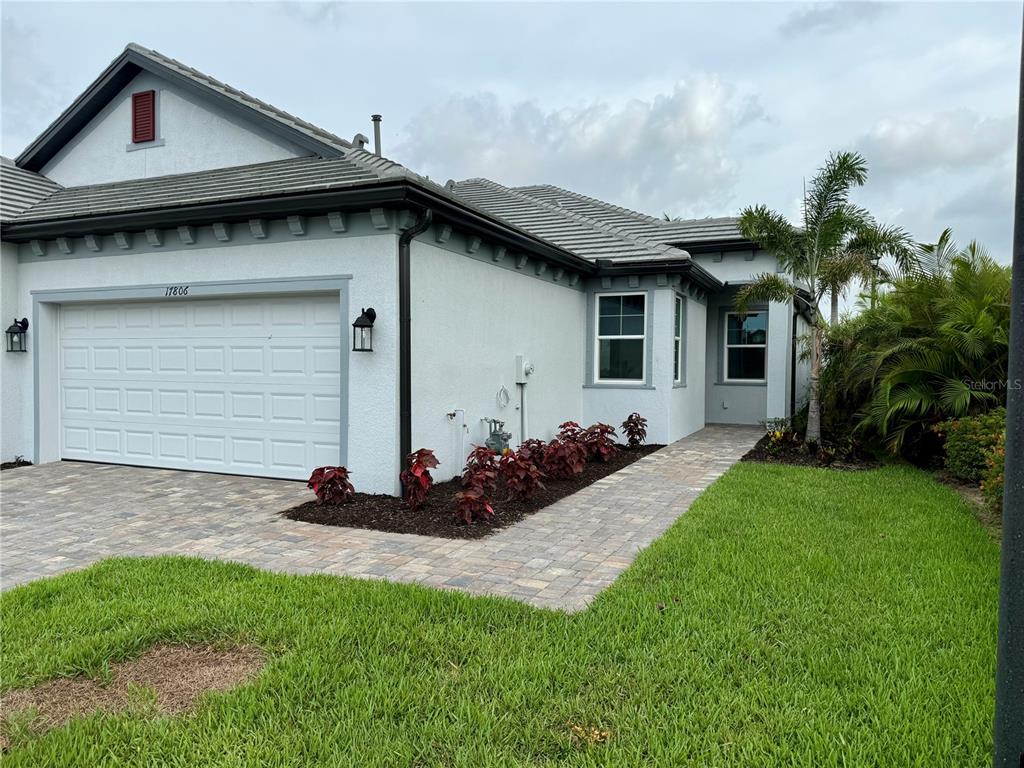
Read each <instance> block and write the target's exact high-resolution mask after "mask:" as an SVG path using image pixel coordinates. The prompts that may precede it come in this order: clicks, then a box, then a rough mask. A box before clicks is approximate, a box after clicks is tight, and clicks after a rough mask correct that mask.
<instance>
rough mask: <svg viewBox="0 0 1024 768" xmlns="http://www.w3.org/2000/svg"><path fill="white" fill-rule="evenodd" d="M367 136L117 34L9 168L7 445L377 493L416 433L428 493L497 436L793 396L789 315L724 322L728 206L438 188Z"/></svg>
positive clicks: (729, 284) (734, 243)
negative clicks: (425, 460)
mask: <svg viewBox="0 0 1024 768" xmlns="http://www.w3.org/2000/svg"><path fill="white" fill-rule="evenodd" d="M375 127H376V128H378V129H379V122H377V123H375ZM368 145H369V140H368V139H367V138H366V137H365V136H363V135H361V134H356V136H355V137H354V138H353V139H351V140H346V139H343V138H340V137H338V136H336V135H334V134H331V133H329V132H327V131H324V130H323V129H320V128H317V127H316V126H313V125H311V124H309V123H307V122H305V121H303V120H301V119H299V118H297V117H294V116H292V115H289V114H287V113H286V112H283V111H281V110H279V109H276V108H275V107H273V106H271V105H269V104H266V103H264V102H262V101H260V100H258V99H255V98H253V97H251V96H249V95H247V94H245V93H242V92H241V91H238V90H236V89H234V88H231V87H230V86H227V85H225V84H224V83H221V82H219V81H217V80H215V79H213V78H211V77H209V76H207V75H204V74H203V73H201V72H198V71H196V70H194V69H192V68H190V67H188V66H186V65H184V64H181V63H180V62H178V61H175V60H173V59H170V58H167V57H165V56H163V55H161V54H159V53H156V52H154V51H152V50H149V49H146V48H143V47H141V46H138V45H134V44H133V45H129V46H128V47H127V48H126V49H125V51H124V52H123V53H122V54H121V55H120V56H118V57H117V58H116V59H115V60H114V61H113V62H112V63H111V65H110V66H109V67H108V68H107V69H106V70H105V71H104V72H103V73H102V74H101V75H100V76H99V77H98V78H97V79H96V80H95V81H94V82H93V83H92V84H91V85H90V86H89V87H88V89H87V90H86V91H85V92H84V93H83V94H82V95H81V96H79V97H78V98H77V99H76V100H75V101H74V103H73V104H71V106H69V107H68V108H67V110H65V111H64V113H63V114H61V115H60V116H59V117H58V118H57V119H56V120H55V121H54V122H53V123H52V124H51V125H50V126H49V127H48V128H47V129H46V130H45V131H44V132H43V133H42V135H40V136H39V138H37V139H36V140H35V141H33V142H32V144H31V145H29V146H28V147H27V148H26V149H25V151H24V152H22V153H21V155H19V156H18V157H17V159H16V160H14V161H13V162H11V161H7V160H5V161H4V163H3V165H2V167H0V171H2V179H0V183H2V198H3V206H2V225H0V232H2V241H3V244H2V251H3V253H2V273H0V282H2V295H0V315H2V317H3V318H15V319H17V320H21V319H22V318H24V319H25V320H27V321H28V325H27V330H26V331H25V333H24V334H22V335H18V334H17V333H15V334H14V335H15V336H18V339H16V340H14V341H12V342H11V343H16V342H17V341H24V342H25V345H26V351H25V352H8V351H4V352H3V353H0V376H2V391H3V393H4V396H3V398H2V399H0V407H2V409H3V413H2V424H0V426H2V446H0V448H2V456H3V459H4V460H7V459H9V458H11V457H13V456H14V455H16V454H22V455H24V456H26V457H28V458H30V459H32V460H33V461H35V462H37V463H42V462H51V461H57V460H60V459H78V460H86V461H97V462H112V463H121V464H131V465H142V466H153V467H166V468H175V469H190V470H201V471H210V472H224V473H235V474H244V475H254V476H268V477H280V478H294V479H305V478H306V477H307V476H308V475H309V472H310V470H311V469H312V468H313V467H315V466H319V465H326V464H343V465H346V466H348V467H349V469H350V470H351V472H352V476H353V480H354V482H355V483H356V486H357V488H359V489H360V490H363V491H369V492H381V493H397V492H398V491H399V485H398V474H399V471H400V469H401V466H402V463H403V457H404V456H405V455H406V454H407V453H408V452H410V451H411V450H413V449H416V448H420V447H428V448H432V449H433V450H434V451H435V452H436V454H437V456H438V458H439V459H440V460H441V462H442V464H441V467H440V469H439V470H438V472H437V475H436V476H437V477H438V478H439V479H441V478H447V477H452V476H454V475H456V474H457V473H458V472H459V471H460V469H461V466H462V463H463V458H464V456H465V454H466V453H467V452H468V451H469V450H470V447H471V445H473V444H479V443H482V442H484V440H486V439H487V437H488V435H489V433H490V432H491V431H497V432H505V433H507V435H508V439H509V440H510V442H511V443H512V444H513V445H515V444H517V443H518V442H519V441H520V440H522V439H523V438H525V437H535V438H544V439H546V438H550V437H551V436H552V435H553V434H554V431H555V430H556V427H557V425H558V424H559V423H560V422H563V421H566V420H576V421H579V422H582V423H592V422H597V421H602V422H607V423H610V424H613V425H616V426H617V425H618V424H620V423H621V422H622V420H623V418H624V417H626V416H627V415H628V414H629V413H630V412H632V411H639V412H640V413H641V414H642V415H644V416H645V417H646V418H647V419H648V423H649V427H648V429H649V434H648V439H649V440H650V441H652V442H662V443H663V442H669V441H673V440H676V439H679V438H681V437H683V436H685V435H687V434H689V433H691V432H693V431H695V430H698V429H700V428H701V427H703V426H704V425H705V424H706V423H711V422H727V423H739V424H755V423H758V422H763V421H765V420H766V419H771V418H776V417H784V416H786V415H788V414H790V413H792V412H793V410H794V408H795V407H797V406H798V404H799V403H800V402H801V401H802V398H803V391H804V389H805V382H806V371H805V366H804V365H803V363H802V362H801V360H800V356H799V355H798V354H797V347H798V343H797V339H798V337H799V336H800V335H801V334H802V333H803V328H804V326H805V320H804V319H803V318H802V317H801V316H800V315H799V314H797V313H796V312H795V311H794V307H793V306H792V305H790V304H784V303H779V304H771V305H768V306H761V307H755V308H753V310H752V311H751V313H750V314H748V315H747V316H746V317H740V316H739V315H737V314H736V313H735V312H734V311H733V296H734V294H735V291H736V289H737V287H738V286H741V285H743V284H744V283H745V282H747V281H749V280H750V279H751V277H752V276H753V275H755V274H757V273H760V272H765V271H769V272H770V271H773V270H776V269H777V264H776V260H775V259H774V258H773V257H772V256H771V255H770V254H768V253H766V252H764V251H762V250H759V249H758V248H757V247H756V245H755V244H753V243H751V242H748V241H746V240H745V239H744V238H743V236H742V235H741V234H740V232H739V231H738V229H737V226H736V221H735V220H734V219H701V220H694V221H673V222H666V221H662V220H660V219H657V218H653V217H651V216H646V215H643V214H640V213H636V212H634V211H630V210H627V209H624V208H621V207H617V206H614V205H610V204H608V203H604V202H602V201H600V200H596V199H593V198H590V197H586V196H584V195H580V194H577V193H574V192H570V191H568V190H564V189H560V188H558V187H552V186H543V185H542V186H530V187H517V188H510V187H507V186H502V185H501V184H499V183H497V182H494V181H489V180H486V179H469V180H465V181H460V182H457V183H455V182H449V183H448V184H445V185H439V184H437V183H434V182H432V181H430V180H429V179H426V178H424V177H422V176H420V175H417V174H416V173H414V172H413V171H411V170H409V169H407V168H405V167H403V166H402V165H400V164H398V163H396V162H393V161H391V160H388V159H387V158H385V157H384V156H383V155H382V154H380V152H379V146H380V145H379V137H378V140H377V142H376V144H375V147H376V150H377V151H373V150H371V149H370V148H368ZM364 310H365V311H364ZM371 310H372V311H371ZM357 321H358V322H357ZM354 323H355V324H356V326H357V327H353V324H354ZM5 324H6V320H5ZM15 330H17V329H15ZM364 336H365V338H364ZM363 347H370V348H366V349H364V348H363ZM488 419H490V420H492V421H490V422H488V421H486V420H488ZM495 422H500V423H501V424H500V425H499V424H497V423H495Z"/></svg>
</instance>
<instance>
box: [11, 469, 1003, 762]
mask: <svg viewBox="0 0 1024 768" xmlns="http://www.w3.org/2000/svg"><path fill="white" fill-rule="evenodd" d="M997 561H998V553H997V549H996V546H995V544H994V543H993V542H992V541H991V539H990V538H989V537H988V536H987V535H986V533H985V532H984V531H983V530H982V529H981V527H980V526H979V525H978V523H977V522H976V520H975V519H974V516H973V515H972V513H971V511H970V509H969V508H968V507H967V506H966V505H965V503H964V502H962V501H961V500H960V499H959V497H958V496H957V495H956V494H955V493H954V492H953V491H950V490H948V489H946V488H944V487H942V486H940V485H938V484H937V483H935V482H934V481H933V480H932V479H931V478H930V477H929V476H928V475H926V474H925V473H923V472H919V471H917V470H913V469H909V468H903V467H889V468H884V469H880V470H875V471H871V472H863V473H842V472H835V471H826V470H817V469H799V468H792V467H778V466H763V465H751V464H741V465H739V466H737V467H735V468H733V469H732V470H731V471H730V472H729V473H728V474H727V475H726V476H725V477H723V478H722V479H721V480H719V481H718V482H717V483H716V484H715V485H714V486H712V487H711V488H710V489H709V490H708V491H707V492H706V493H705V494H704V495H703V496H702V497H701V498H700V499H699V500H698V501H697V503H696V504H694V506H693V507H692V509H691V510H690V512H689V513H687V514H686V515H685V516H683V517H682V518H681V519H680V520H679V521H678V522H677V523H676V524H675V526H674V527H673V528H672V529H671V530H670V531H669V532H668V533H667V534H666V535H665V536H663V537H662V538H661V539H660V540H659V541H657V542H656V543H655V544H654V545H653V546H652V547H650V549H648V550H647V551H645V552H644V553H643V554H642V555H641V556H640V558H639V559H638V560H637V562H636V563H635V564H634V565H633V567H632V568H630V569H629V570H628V571H627V572H626V573H625V574H624V575H623V576H622V577H621V578H620V579H619V580H618V581H617V582H616V583H615V585H614V586H613V587H612V588H611V589H609V590H607V591H606V592H605V593H603V594H602V595H601V596H600V597H599V598H598V600H597V601H596V602H595V603H594V604H593V606H592V607H591V608H590V609H589V610H587V611H585V612H583V613H581V614H577V615H574V616H566V615H563V614H560V613H556V612H549V611H543V610H538V609H534V608H530V607H528V606H525V605H520V604H517V603H514V602H511V601H507V600H502V599H491V598H472V597H468V596H465V595H461V594H453V593H447V592H440V591H433V590H430V589H425V588H418V587H411V586H403V585H395V584H387V583H373V582H363V581H355V580H350V579H338V578H333V577H321V576H303V577H290V576H280V575H271V574H267V573H262V572H259V571H256V570H253V569H251V568H248V567H244V566H236V565H226V564H221V563H206V562H199V561H195V560H189V559H180V558H161V559H152V560H130V559H122V560H111V561H107V562H105V563H102V564H100V565H98V566H95V567H93V568H91V569H89V570H87V571H83V572H79V573H74V574H68V575H65V576H61V577H59V578H56V579H52V580H49V581H45V582H40V583H35V584H31V585H28V586H26V587H22V588H18V589H15V590H13V591H11V592H9V593H6V594H4V595H3V597H2V599H0V618H2V629H0V638H2V641H3V646H2V654H0V679H2V684H3V686H4V688H5V689H6V688H10V687H16V686H24V685H27V684H31V683H33V682H35V681H39V680H43V679H46V678H49V677H53V676H57V675H67V674H71V673H75V672H79V671H82V672H87V673H90V674H95V673H97V672H99V671H101V670H102V668H103V665H104V664H105V663H106V662H107V661H109V660H112V659H113V660H120V659H124V658H126V657H130V656H133V655H137V654H139V653H141V652H142V651H143V650H145V649H146V648H147V647H149V646H150V645H152V644H153V643H155V642H157V641H161V640H162V641H180V642H200V641H217V642H222V641H228V642H231V641H234V640H238V641H245V642H255V643H258V644H260V645H262V646H263V647H264V648H265V649H267V650H268V651H269V653H270V655H271V661H270V663H269V666H268V667H267V669H266V670H265V672H264V673H263V674H262V675H261V676H260V677H259V678H258V679H257V680H256V681H254V682H253V683H250V684H248V685H246V686H244V687H241V688H238V689H236V690H235V691H233V692H231V693H228V694H224V695H218V696H210V697H209V698H207V699H206V700H205V702H204V703H203V704H202V705H201V706H200V707H199V709H198V710H196V711H195V712H194V713H193V714H192V715H189V716H185V717H181V718H159V719H144V718H141V717H131V716H127V715H122V716H117V717H103V716H95V717H92V718H89V719H86V720H79V721H75V722H73V723H72V724H71V725H69V726H67V727H65V728H62V729H59V730H55V731H51V732H49V733H48V734H46V735H44V736H41V737H38V738H26V737H25V736H24V735H22V734H21V732H17V733H15V734H14V738H15V739H16V742H15V747H16V748H15V749H14V750H13V751H12V752H11V753H10V754H9V755H7V756H5V760H4V764H5V766H10V767H11V768H14V766H29V765H31V766H46V765H61V766H67V765H81V766H90V768H92V767H93V766H100V765H103V766H107V765H139V766H171V765H173V766H186V765H196V766H241V765H280V766H305V765H309V766H313V765H317V766H321V765H323V766H336V765H352V766H360V768H362V767H364V766H377V765H381V766H384V765H387V766H391V765H393V766H473V768H479V767H480V766H492V765H494V766H511V765H538V766H543V765H556V764H557V765H601V766H610V765H615V766H630V767H632V766H645V765H652V766H654V765H656V766H676V765H700V766H706V765H722V766H737V765H739V766H743V765H749V766H772V765H786V766H791V765H799V766H809V767H810V766H814V768H819V767H821V766H832V765H842V766H867V765H872V766H875V765H893V766H917V765H920V766H928V767H929V768H932V767H933V766H937V765H941V766H984V765H986V764H987V762H988V760H989V758H988V752H989V749H990V742H991V737H990V727H991V720H992V714H993V708H992V697H993V683H992V676H993V668H994V644H995V633H996V600H997V579H998V574H997V571H998V567H997V566H998V562H997ZM659 604H660V605H661V606H662V608H663V609H659ZM570 724H576V725H580V726H585V727H593V728H598V729H601V730H604V731H608V732H609V734H610V736H609V737H608V739H607V740H606V741H605V742H603V743H595V744H589V743H584V742H580V741H579V740H578V739H576V738H575V737H573V736H572V735H571V734H570Z"/></svg>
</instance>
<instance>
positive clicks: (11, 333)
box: [7, 317, 28, 352]
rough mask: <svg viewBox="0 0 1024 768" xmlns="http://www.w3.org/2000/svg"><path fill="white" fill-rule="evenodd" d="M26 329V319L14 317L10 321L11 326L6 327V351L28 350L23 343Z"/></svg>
mask: <svg viewBox="0 0 1024 768" xmlns="http://www.w3.org/2000/svg"><path fill="white" fill-rule="evenodd" d="M27 330H28V319H27V318H24V317H23V318H21V320H19V319H18V318H14V322H13V323H11V327H10V328H8V329H7V351H8V352H28V346H27V345H26V343H25V332H26V331H27Z"/></svg>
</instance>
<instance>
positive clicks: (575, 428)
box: [558, 421, 583, 443]
mask: <svg viewBox="0 0 1024 768" xmlns="http://www.w3.org/2000/svg"><path fill="white" fill-rule="evenodd" d="M558 438H559V439H560V440H568V441H569V442H570V443H582V442H583V427H581V426H580V425H579V424H577V423H576V422H575V421H563V422H562V423H561V424H559V425H558Z"/></svg>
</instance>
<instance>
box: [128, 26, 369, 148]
mask: <svg viewBox="0 0 1024 768" xmlns="http://www.w3.org/2000/svg"><path fill="white" fill-rule="evenodd" d="M125 50H127V51H134V52H135V53H137V54H139V55H141V56H143V57H145V58H147V59H149V60H150V61H152V62H155V63H156V64H158V65H162V66H164V67H167V68H168V69H170V70H173V71H174V72H176V73H178V74H179V75H182V76H184V77H187V78H189V79H190V80H192V81H193V82H195V83H198V84H199V85H202V86H205V87H207V88H209V89H211V90H213V91H215V92H216V93H218V94H220V95H221V96H226V97H227V98H229V99H232V100H234V101H236V102H238V103H239V104H243V105H244V106H246V107H249V108H250V109H254V110H256V111H257V112H260V113H262V114H264V115H266V116H267V117H270V118H273V119H274V120H277V121H278V122H280V123H284V124H285V125H287V126H289V127H290V128H294V129H296V130H298V131H301V132H302V133H304V134H306V135H307V136H309V137H310V138H312V139H316V140H317V141H322V142H324V143H325V144H328V145H331V146H333V147H334V148H336V149H348V148H349V147H351V146H353V145H352V142H350V141H346V140H345V139H343V138H341V137H340V136H336V135H335V134H333V133H331V132H330V131H326V130H324V129H323V128H320V127H318V126H316V125H313V124H312V123H309V122H306V121H305V120H302V119H300V118H298V117H295V115H292V114H289V113H288V112H285V111H284V110H283V109H278V108H277V107H275V106H274V105H273V104H268V103H267V102H265V101H261V100H260V99H257V98H256V97H255V96H250V95H249V94H248V93H245V92H244V91H240V90H238V89H237V88H233V87H231V86H230V85H228V84H227V83H223V82H221V81H220V80H217V79H216V78H214V77H210V76H209V75H207V74H206V73H204V72H200V71H199V70H198V69H195V68H193V67H190V66H188V65H187V64H183V63H181V62H180V61H178V60H177V59H172V58H171V57H170V56H165V55H164V54H162V53H160V52H158V51H154V50H153V49H151V48H146V47H145V46H142V45H139V44H138V43H128V45H127V46H126V48H125Z"/></svg>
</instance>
